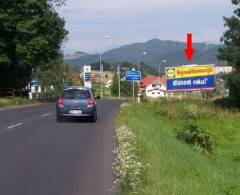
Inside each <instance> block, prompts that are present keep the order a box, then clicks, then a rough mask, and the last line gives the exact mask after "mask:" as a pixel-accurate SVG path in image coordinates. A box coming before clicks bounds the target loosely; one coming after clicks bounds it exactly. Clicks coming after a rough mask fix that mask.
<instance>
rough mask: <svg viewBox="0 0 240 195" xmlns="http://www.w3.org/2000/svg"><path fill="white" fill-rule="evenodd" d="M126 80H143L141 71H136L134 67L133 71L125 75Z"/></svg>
mask: <svg viewBox="0 0 240 195" xmlns="http://www.w3.org/2000/svg"><path fill="white" fill-rule="evenodd" d="M125 80H126V81H141V72H140V71H136V70H135V69H134V68H133V69H132V71H127V72H126V76H125Z"/></svg>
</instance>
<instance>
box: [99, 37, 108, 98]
mask: <svg viewBox="0 0 240 195" xmlns="http://www.w3.org/2000/svg"><path fill="white" fill-rule="evenodd" d="M104 38H105V39H110V36H109V35H105V36H104ZM99 66H100V72H101V99H102V97H103V65H102V48H101V47H100V54H99Z"/></svg>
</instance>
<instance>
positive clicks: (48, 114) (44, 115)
mask: <svg viewBox="0 0 240 195" xmlns="http://www.w3.org/2000/svg"><path fill="white" fill-rule="evenodd" d="M50 115H52V113H47V114H43V115H41V116H40V117H46V116H50Z"/></svg>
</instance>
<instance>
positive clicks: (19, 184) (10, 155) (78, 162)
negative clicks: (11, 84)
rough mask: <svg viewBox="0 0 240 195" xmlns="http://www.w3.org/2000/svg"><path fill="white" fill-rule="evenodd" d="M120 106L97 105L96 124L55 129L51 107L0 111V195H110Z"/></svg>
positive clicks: (67, 124) (66, 124)
mask: <svg viewBox="0 0 240 195" xmlns="http://www.w3.org/2000/svg"><path fill="white" fill-rule="evenodd" d="M120 103H121V102H120V101H117V100H101V101H99V102H98V111H99V120H98V121H97V122H96V123H89V122H86V121H82V122H77V121H68V122H64V123H56V116H55V104H43V105H38V106H30V107H24V108H11V109H0V195H110V194H113V192H112V191H111V188H112V182H113V173H112V161H113V154H112V150H113V146H114V140H113V136H114V134H113V130H114V115H115V113H116V111H117V109H118V108H119V105H120Z"/></svg>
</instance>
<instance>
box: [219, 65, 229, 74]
mask: <svg viewBox="0 0 240 195" xmlns="http://www.w3.org/2000/svg"><path fill="white" fill-rule="evenodd" d="M232 71H233V67H232V66H216V67H215V74H220V73H225V74H227V73H230V72H232Z"/></svg>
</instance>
